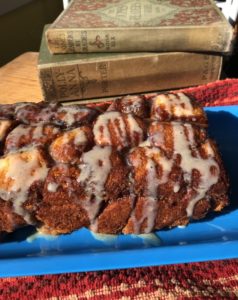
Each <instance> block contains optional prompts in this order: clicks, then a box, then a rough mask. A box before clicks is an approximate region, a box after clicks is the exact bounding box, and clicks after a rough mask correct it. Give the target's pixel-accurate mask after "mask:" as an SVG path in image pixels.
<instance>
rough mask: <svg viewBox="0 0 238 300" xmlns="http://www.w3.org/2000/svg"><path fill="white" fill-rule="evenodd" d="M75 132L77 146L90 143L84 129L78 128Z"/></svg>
mask: <svg viewBox="0 0 238 300" xmlns="http://www.w3.org/2000/svg"><path fill="white" fill-rule="evenodd" d="M74 132H75V137H74V144H75V146H79V145H83V144H85V143H87V141H88V139H87V136H86V134H85V132H84V131H83V130H82V129H80V128H76V129H74Z"/></svg>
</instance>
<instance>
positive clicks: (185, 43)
mask: <svg viewBox="0 0 238 300" xmlns="http://www.w3.org/2000/svg"><path fill="white" fill-rule="evenodd" d="M232 33H233V31H232V27H231V25H230V24H229V23H228V22H227V20H226V19H225V17H224V16H223V15H222V13H221V12H220V10H219V9H218V8H217V6H216V4H215V3H214V1H213V0H97V1H94V0H88V1H84V0H72V1H71V2H70V4H69V6H68V7H67V8H66V10H65V11H63V13H62V14H61V15H60V16H59V17H58V18H57V19H56V20H55V22H54V23H53V24H52V25H51V26H50V28H49V29H48V30H47V33H46V36H47V43H48V47H49V50H50V51H51V53H81V52H129V51H131V52H133V51H136V52H137V51H142V52H143V51H165V52H167V51H212V52H227V51H229V50H230V47H231V40H232Z"/></svg>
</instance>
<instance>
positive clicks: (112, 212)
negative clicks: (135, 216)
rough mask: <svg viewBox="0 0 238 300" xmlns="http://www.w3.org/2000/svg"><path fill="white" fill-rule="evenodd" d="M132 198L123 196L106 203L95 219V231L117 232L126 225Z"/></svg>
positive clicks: (130, 210)
mask: <svg viewBox="0 0 238 300" xmlns="http://www.w3.org/2000/svg"><path fill="white" fill-rule="evenodd" d="M132 205H133V198H132V197H130V196H127V197H126V196H125V197H123V198H118V199H116V200H114V201H111V202H109V203H108V204H107V206H106V207H105V209H104V210H103V211H102V212H101V214H100V215H99V217H98V219H97V226H96V230H95V228H93V229H94V230H95V231H96V232H97V233H104V234H118V233H121V232H122V229H123V228H124V227H125V226H126V224H127V221H128V219H129V217H130V215H131V212H132Z"/></svg>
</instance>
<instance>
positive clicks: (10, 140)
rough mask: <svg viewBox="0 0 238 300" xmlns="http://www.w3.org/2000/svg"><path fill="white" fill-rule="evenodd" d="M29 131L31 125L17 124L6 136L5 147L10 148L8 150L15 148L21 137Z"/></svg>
mask: <svg viewBox="0 0 238 300" xmlns="http://www.w3.org/2000/svg"><path fill="white" fill-rule="evenodd" d="M30 131H31V127H30V126H26V125H19V126H17V127H16V128H14V129H13V130H12V131H11V132H10V133H9V134H8V136H7V140H6V143H7V148H10V150H15V149H16V147H17V146H18V143H19V141H20V139H21V137H22V136H26V135H29V134H30Z"/></svg>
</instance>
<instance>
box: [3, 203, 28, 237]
mask: <svg viewBox="0 0 238 300" xmlns="http://www.w3.org/2000/svg"><path fill="white" fill-rule="evenodd" d="M12 206H13V205H12V202H10V201H4V200H2V199H0V232H2V231H5V232H13V231H14V230H15V229H17V228H19V227H23V226H25V225H26V222H25V220H24V219H23V218H22V217H21V216H19V215H18V214H16V213H14V210H13V207H12Z"/></svg>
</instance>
